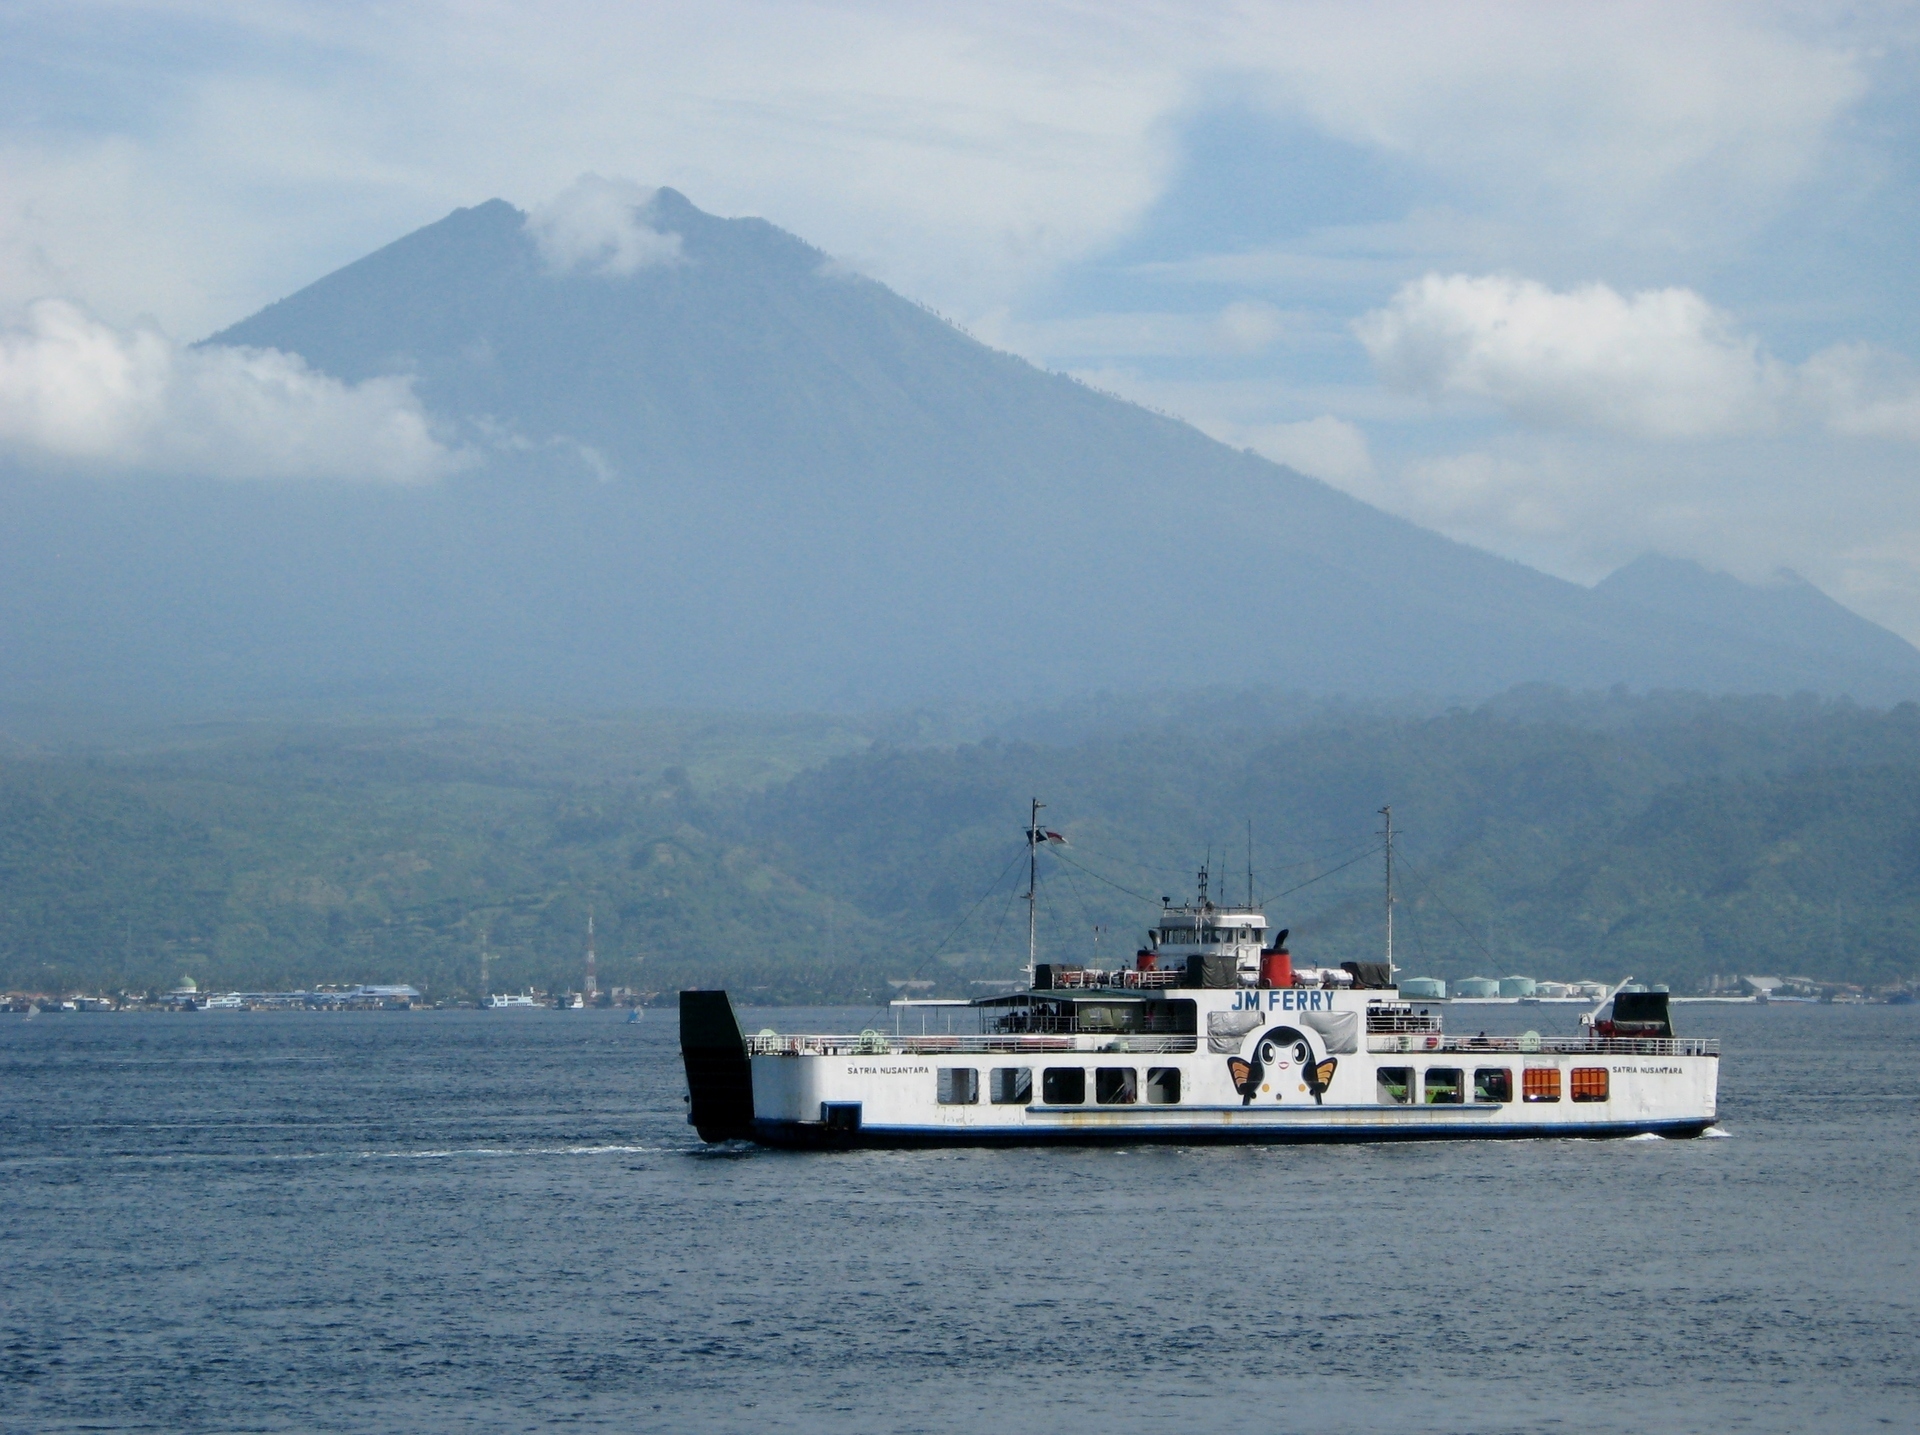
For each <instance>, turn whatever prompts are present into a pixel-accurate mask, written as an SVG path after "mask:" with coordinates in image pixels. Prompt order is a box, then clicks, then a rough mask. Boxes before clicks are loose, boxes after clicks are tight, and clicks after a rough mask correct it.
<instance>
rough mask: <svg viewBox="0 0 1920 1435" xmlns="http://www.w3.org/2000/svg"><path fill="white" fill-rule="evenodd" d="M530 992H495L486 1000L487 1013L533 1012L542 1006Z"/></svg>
mask: <svg viewBox="0 0 1920 1435" xmlns="http://www.w3.org/2000/svg"><path fill="white" fill-rule="evenodd" d="M543 1005H544V1003H543V1002H541V1001H540V1000H539V999H538V998H537V997H535V996H534V994H533V993H532V992H495V993H494V994H493V995H492V996H490V997H488V998H487V1001H486V1007H487V1010H488V1011H534V1010H537V1009H538V1008H539V1007H541V1006H543Z"/></svg>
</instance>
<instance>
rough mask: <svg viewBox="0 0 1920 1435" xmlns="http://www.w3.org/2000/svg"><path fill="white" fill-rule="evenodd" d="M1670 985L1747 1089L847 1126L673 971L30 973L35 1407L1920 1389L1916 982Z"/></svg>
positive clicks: (1528, 1398) (1644, 1414)
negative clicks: (1869, 993)
mask: <svg viewBox="0 0 1920 1435" xmlns="http://www.w3.org/2000/svg"><path fill="white" fill-rule="evenodd" d="M744 1017H745V1025H746V1026H747V1028H748V1029H749V1030H756V1029H758V1028H760V1027H762V1026H772V1027H775V1028H778V1029H779V1030H782V1031H789V1032H792V1031H805V1030H847V1029H854V1030H857V1029H859V1028H860V1027H862V1026H868V1025H883V1024H885V1017H884V1016H883V1015H882V1014H879V1013H874V1012H869V1011H840V1012H798V1011H791V1010H788V1011H749V1012H747V1013H745V1014H744ZM1571 1020H1572V1017H1571V1015H1570V1009H1564V1008H1551V1007H1518V1008H1459V1009H1456V1010H1455V1011H1454V1012H1453V1013H1452V1014H1451V1015H1450V1018H1449V1026H1450V1028H1451V1029H1454V1030H1456V1031H1459V1032H1463V1033H1467V1034H1471V1032H1473V1031H1476V1030H1479V1029H1482V1028H1486V1029H1488V1030H1491V1031H1496V1032H1500V1031H1517V1030H1519V1029H1521V1028H1523V1027H1528V1026H1531V1027H1536V1028H1538V1029H1540V1030H1542V1031H1549V1032H1551V1031H1556V1030H1559V1029H1560V1028H1563V1027H1567V1028H1570V1025H1571ZM1678 1021H1679V1024H1680V1025H1681V1029H1682V1031H1683V1034H1687V1035H1718V1036H1720V1037H1722V1038H1723V1039H1724V1041H1725V1049H1726V1057H1725V1060H1724V1063H1723V1070H1722V1074H1721V1087H1720V1090H1721V1110H1722V1114H1723V1118H1724V1128H1723V1130H1724V1135H1720V1136H1715V1137H1708V1138H1703V1139H1700V1140H1694V1141H1662V1140H1633V1141H1560V1140H1554V1141H1537V1142H1513V1143H1504V1144H1476V1143H1465V1142H1463V1143H1445V1144H1434V1145H1378V1146H1367V1145H1362V1146H1336V1147H1269V1148H1205V1149H1189V1148H1149V1147H1142V1148H1139V1149H1131V1150H1128V1149H1120V1150H1107V1149H1099V1150H1058V1149H1049V1150H1006V1151H935V1152H853V1153H839V1154H813V1155H807V1154H788V1153H779V1152H768V1151H759V1150H754V1149H748V1148H737V1147H727V1148H703V1147H701V1146H700V1144H699V1143H698V1141H697V1140H696V1139H695V1138H694V1136H693V1133H692V1132H691V1131H690V1130H689V1129H688V1127H687V1126H686V1125H685V1119H684V1113H685V1105H684V1091H685V1082H684V1079H683V1076H682V1073H681V1070H680V1065H679V1056H678V1049H677V1045H676V1029H675V1020H674V1016H673V1014H672V1012H670V1011H656V1012H650V1013H648V1014H647V1017H646V1019H645V1020H644V1021H641V1022H639V1023H628V1022H626V1021H625V1019H624V1015H623V1014H622V1013H618V1012H565V1013H563V1012H548V1011H534V1012H434V1013H397V1012H396V1013H366V1014H355V1015H321V1014H314V1015H302V1014H265V1013H261V1014H251V1013H230V1014H229V1013H200V1014H195V1015H181V1016H163V1015H125V1014H119V1015H107V1014H101V1015H91V1014H84V1015H83V1014H61V1015H54V1014H44V1015H42V1016H39V1017H37V1018H32V1019H27V1018H21V1017H6V1018H0V1093H3V1094H4V1107H3V1109H0V1197H3V1199H4V1221H3V1222H0V1347H3V1348H0V1427H4V1428H5V1429H6V1430H8V1431H47V1430H156V1431H160V1430H164V1431H202V1430H206V1431H213V1430H218V1431H253V1430H261V1431H281V1430H291V1431H333V1430H340V1431H424V1432H439V1431H492V1430H544V1429H549V1428H567V1429H613V1430H655V1429H658V1430H676V1431H709V1430H711V1431H742V1430H753V1431H834V1432H842V1431H922V1430H924V1431H948V1430H987V1431H992V1432H994V1435H1008V1433H1009V1432H1025V1431H1048V1432H1060V1435H1065V1432H1073V1435H1078V1432H1084V1431H1116V1432H1131V1431H1167V1430H1175V1429H1192V1430H1205V1431H1240V1430H1245V1431H1248V1432H1256V1431H1257V1432H1269V1431H1275V1432H1279V1431H1299V1432H1305V1435H1333V1432H1343V1431H1356V1432H1357V1431H1378V1430H1389V1431H1409V1432H1419V1431H1461V1432H1468V1431H1471V1432H1500V1431H1567V1432H1583V1435H1584V1432H1606V1431H1632V1432H1636V1435H1639V1432H1650V1431H1651V1432H1665V1431H1706V1430H1713V1431H1782V1432H1785V1431H1794V1432H1801V1431H1853V1430H1877V1429H1888V1428H1891V1429H1898V1430H1912V1429H1916V1428H1920V1281H1916V1244H1917V1239H1916V1230H1920V1010H1916V1009H1913V1008H1888V1007H1871V1008H1851V1009H1849V1008H1844V1007H1781V1006H1776V1007H1773V1008H1770V1009H1761V1008H1752V1007H1716V1006H1684V1007H1681V1008H1679V1009H1678Z"/></svg>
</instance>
